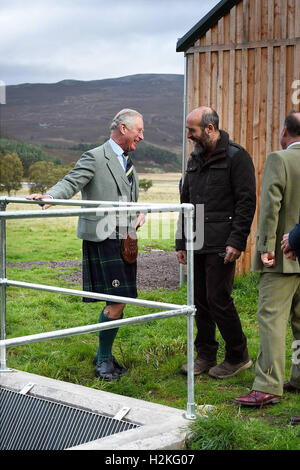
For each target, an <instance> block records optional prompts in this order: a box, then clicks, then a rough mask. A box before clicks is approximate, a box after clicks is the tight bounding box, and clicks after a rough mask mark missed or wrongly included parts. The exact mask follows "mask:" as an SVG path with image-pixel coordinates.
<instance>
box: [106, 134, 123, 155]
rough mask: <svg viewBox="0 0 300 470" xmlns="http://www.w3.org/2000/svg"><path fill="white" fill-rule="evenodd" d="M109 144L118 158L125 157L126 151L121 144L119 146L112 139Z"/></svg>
mask: <svg viewBox="0 0 300 470" xmlns="http://www.w3.org/2000/svg"><path fill="white" fill-rule="evenodd" d="M108 142H109V144H110V146H111V148H112V149H113V151H114V152H115V154H116V155H117V156H119V155H123V153H124V150H123V149H122V147H120V145H119V144H117V142H115V141H114V139H112V138H110V139H109V141H108Z"/></svg>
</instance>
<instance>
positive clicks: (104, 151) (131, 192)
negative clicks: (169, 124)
mask: <svg viewBox="0 0 300 470" xmlns="http://www.w3.org/2000/svg"><path fill="white" fill-rule="evenodd" d="M79 191H81V193H82V199H83V200H91V201H125V202H126V201H127V202H136V201H137V200H138V195H139V185H138V177H137V174H136V171H135V170H134V171H133V183H132V185H131V184H130V183H129V181H128V179H127V176H126V174H125V172H124V170H123V168H122V167H121V165H120V162H119V161H118V158H117V156H116V154H115V153H114V152H113V150H112V148H111V146H110V144H109V142H108V141H107V142H105V143H104V144H103V145H101V146H100V147H97V148H94V149H92V150H89V151H87V152H85V153H84V154H83V155H82V156H81V158H80V159H79V160H78V162H77V163H76V165H75V167H74V168H73V169H72V170H71V171H70V172H69V173H68V174H67V175H66V176H65V177H64V178H63V179H61V180H60V181H59V182H58V183H57V184H55V185H54V186H52V188H50V189H49V191H48V192H47V194H49V195H50V196H52V197H53V198H54V199H70V198H71V197H73V196H74V195H75V194H77V193H78V192H79ZM114 220H115V219H114V216H112V217H111V218H108V217H107V216H105V215H104V216H103V215H101V216H94V215H83V216H80V217H79V220H78V226H77V236H78V237H79V238H82V239H84V240H89V241H94V242H96V241H103V240H105V239H106V238H108V237H109V236H110V235H111V234H112V233H113V231H114V228H115V226H114ZM124 225H126V224H124Z"/></svg>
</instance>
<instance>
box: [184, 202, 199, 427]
mask: <svg viewBox="0 0 300 470" xmlns="http://www.w3.org/2000/svg"><path fill="white" fill-rule="evenodd" d="M193 215H194V210H193V209H192V210H191V209H186V208H184V218H185V224H184V225H185V227H186V232H185V235H186V250H187V304H188V306H192V307H194V249H193V245H194V244H193V235H194V234H193ZM194 315H195V313H194V312H193V313H188V314H187V393H188V398H187V409H186V414H185V416H186V418H187V419H196V405H195V396H194V395H195V393H194Z"/></svg>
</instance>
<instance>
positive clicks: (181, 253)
mask: <svg viewBox="0 0 300 470" xmlns="http://www.w3.org/2000/svg"><path fill="white" fill-rule="evenodd" d="M176 256H177V260H178V262H179V263H180V264H186V263H187V255H186V251H185V250H178V251H177V252H176Z"/></svg>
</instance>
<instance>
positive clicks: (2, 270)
mask: <svg viewBox="0 0 300 470" xmlns="http://www.w3.org/2000/svg"><path fill="white" fill-rule="evenodd" d="M6 206H7V202H6V200H4V199H2V200H1V201H0V209H1V211H5V210H6ZM0 231H1V248H0V251H1V266H0V275H1V281H2V282H1V340H4V339H6V284H5V279H6V219H5V218H1V230H0ZM0 355H1V361H0V371H1V372H3V371H7V370H8V369H7V366H6V346H5V345H4V346H1V350H0Z"/></svg>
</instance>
